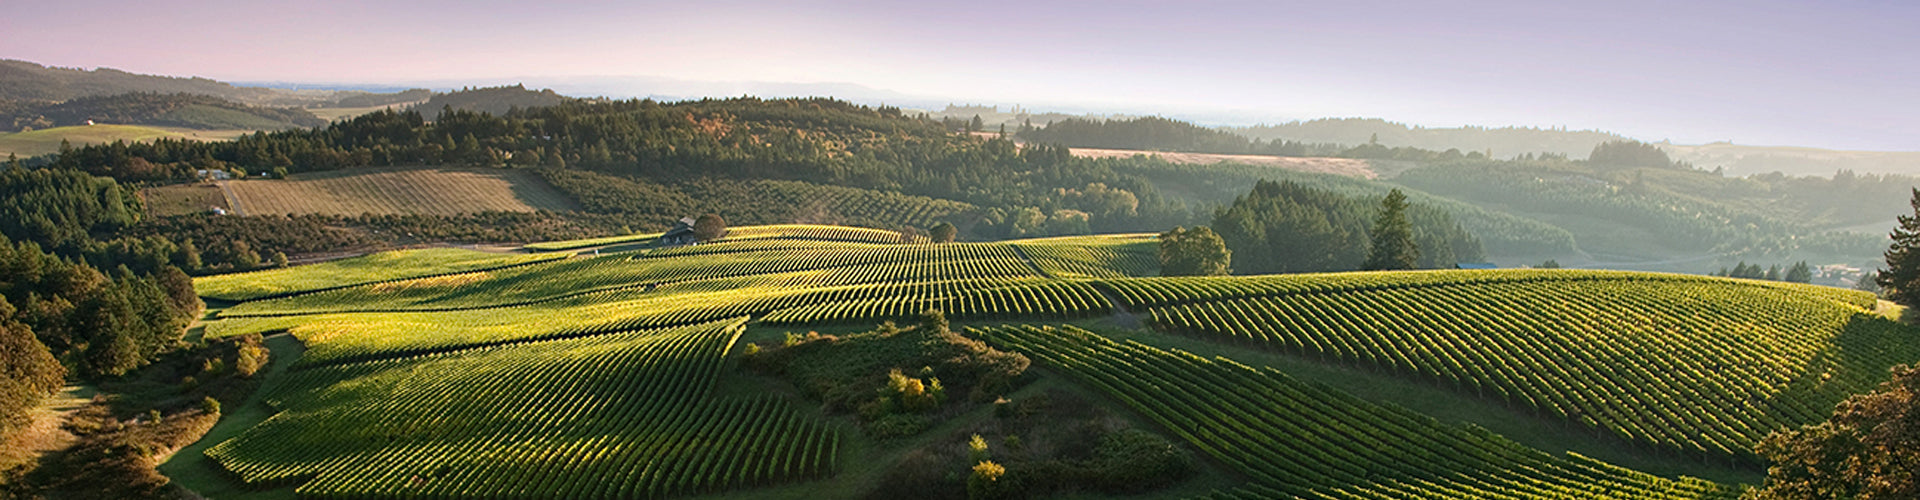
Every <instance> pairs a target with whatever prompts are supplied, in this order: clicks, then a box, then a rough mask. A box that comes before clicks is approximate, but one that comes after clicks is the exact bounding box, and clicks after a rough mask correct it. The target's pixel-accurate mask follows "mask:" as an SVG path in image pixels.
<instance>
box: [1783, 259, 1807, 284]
mask: <svg viewBox="0 0 1920 500" xmlns="http://www.w3.org/2000/svg"><path fill="white" fill-rule="evenodd" d="M1780 279H1781V280H1782V281H1788V282H1793V283H1812V282H1813V268H1811V267H1808V266H1807V261H1804V260H1803V261H1800V262H1795V263H1793V267H1789V268H1787V274H1786V276H1783V277H1781V278H1780Z"/></svg>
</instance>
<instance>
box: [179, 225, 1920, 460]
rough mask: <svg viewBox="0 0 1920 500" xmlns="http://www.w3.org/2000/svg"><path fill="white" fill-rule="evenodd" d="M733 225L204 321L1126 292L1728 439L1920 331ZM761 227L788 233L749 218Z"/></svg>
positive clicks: (1783, 423) (487, 337)
mask: <svg viewBox="0 0 1920 500" xmlns="http://www.w3.org/2000/svg"><path fill="white" fill-rule="evenodd" d="M735 231H736V233H735V234H736V235H737V236H736V238H738V239H734V240H732V241H726V242H718V243H713V244H704V245H698V246H691V247H678V248H663V249H652V250H640V251H631V252H618V253H613V252H609V253H604V254H602V255H597V256H592V255H581V256H574V257H570V258H566V259H562V260H555V261H549V262H540V263H534V264H527V265H521V266H516V267H511V268H506V269H498V270H492V271H480V272H471V273H456V274H444V275H436V276H431V277H427V278H421V279H412V280H396V281H386V282H380V283H374V284H367V285H357V286H350V287H344V288H338V289H332V290H327V291H323V292H317V293H310V294H302V295H294V296H290V297H283V298H278V299H270V300H259V301H253V302H246V303H242V304H240V305H238V306H236V307H233V308H231V309H228V310H227V311H226V312H224V313H222V315H221V319H220V320H218V321H214V322H211V323H210V324H209V325H208V327H207V333H208V335H209V336H210V337H223V336H231V335H241V334H247V333H270V332H276V331H287V332H290V333H292V334H293V335H294V336H296V337H298V338H300V339H301V340H302V341H304V342H306V343H307V345H308V348H309V351H308V352H307V354H306V356H305V357H304V358H303V359H302V360H301V363H302V364H303V365H306V366H327V365H334V364H340V363H348V362H355V361H362V360H371V359H383V358H389V357H395V356H407V355H418V354H424V353H435V352H445V351H450V350H457V349H463V348H469V347H474V346H484V345H495V344H502V343H511V342H523V341H527V340H533V339H551V338H565V337H580V336H590V335H597V334H603V333H609V332H618V331H625V330H631V329H635V328H658V327H672V326H679V325H687V324H694V323H699V322H706V321H713V320H717V319H723V318H732V317H743V316H744V317H748V318H750V320H751V321H752V322H753V323H754V324H765V325H775V326H779V327H793V328H806V327H811V326H816V325H835V324H838V325H845V324H864V325H871V324H873V323H877V322H880V321H885V320H906V319H908V318H910V317H912V316H914V315H916V314H917V313H918V312H920V311H922V310H925V309H930V308H937V309H942V310H945V311H947V312H948V314H949V316H950V317H952V318H954V319H955V320H956V321H995V322H1000V321H1006V322H1061V321H1080V320H1084V319H1090V318H1097V317H1103V316H1108V315H1116V314H1118V315H1121V319H1122V320H1121V321H1119V322H1118V323H1120V324H1133V323H1134V321H1133V319H1134V318H1139V319H1142V320H1144V322H1145V324H1146V325H1148V326H1149V327H1152V328H1156V329H1160V330H1163V331H1169V332H1174V333H1179V334H1183V335H1191V336H1194V337H1196V338H1200V339H1206V340H1211V341H1218V342H1223V343H1232V344H1236V345H1243V346H1251V347H1256V348H1261V349H1271V350H1276V351H1282V352H1287V353H1292V354H1295V355H1299V356H1303V357H1308V358H1313V359H1320V360H1324V361H1327V362H1332V363H1340V364H1347V365H1352V366H1358V367H1362V368H1366V369H1370V370H1379V371H1383V372H1386V373H1390V374H1395V375H1396V376H1402V377H1407V378H1410V379H1416V380H1424V381H1428V382H1430V383H1433V384H1436V385H1439V386H1441V387H1446V388H1449V389H1451V390H1453V391H1455V393H1456V394H1458V395H1459V397H1480V398H1488V399H1492V400H1496V401H1502V402H1506V403H1507V404H1509V405H1511V406H1512V407H1514V408H1516V409H1518V410H1520V411H1526V412H1533V413H1536V414H1538V415H1540V416H1543V417H1547V418H1552V419H1559V420H1564V421H1567V422H1570V423H1573V424H1575V425H1576V426H1579V427H1585V428H1587V429H1590V430H1591V431H1592V432H1596V433H1599V434H1603V435H1609V436H1613V437H1615V438H1618V439H1622V440H1625V441H1628V442H1634V443H1640V444H1644V445H1648V446H1651V447H1657V448H1663V449H1667V450H1673V451H1679V452H1683V453H1688V454H1693V455H1697V456H1700V457H1710V458H1715V459H1725V458H1735V457H1749V458H1750V457H1751V455H1750V453H1749V452H1748V451H1747V450H1749V449H1751V447H1752V445H1753V443H1754V442H1756V441H1757V440H1758V439H1759V438H1760V437H1762V436H1764V435H1766V434H1767V433H1768V432H1771V431H1773V430H1777V429H1780V428H1785V427H1790V426H1797V425H1802V424H1807V423H1811V422H1815V421H1819V420H1822V419H1824V416H1825V415H1826V414H1827V412H1828V411H1829V410H1830V409H1831V407H1832V405H1833V404H1834V403H1835V402H1837V401H1839V400H1840V399H1841V398H1843V397H1844V396H1846V395H1848V394H1853V393H1857V392H1863V391H1865V390H1867V389H1869V388H1871V387H1872V386H1873V384H1875V383H1877V382H1878V381H1879V380H1880V379H1882V378H1883V377H1884V376H1885V373H1886V369H1887V368H1888V367H1889V366H1891V365H1893V364H1897V363H1903V362H1914V361H1920V336H1917V335H1916V334H1915V333H1914V331H1913V329H1911V328H1909V327H1905V326H1902V325H1899V324H1896V323H1894V322H1891V321H1888V320H1886V319H1884V318H1881V317H1880V316H1877V315H1875V314H1871V313H1869V312H1868V311H1867V310H1866V308H1868V307H1872V305H1873V300H1874V299H1873V297H1872V296H1871V295H1867V294H1863V293H1858V292H1852V291H1846V290H1839V289H1833V288H1824V287H1813V286H1805V285H1790V284H1780V283H1771V282H1758V281H1746V280H1729V279H1722V278H1708V277H1694V276H1683V275H1669V274H1652V273H1631V272H1598V271H1573V270H1504V271H1416V272H1382V273H1338V274H1317V275H1285V276H1256V277H1219V278H1159V277H1148V276H1152V275H1154V274H1157V269H1156V266H1155V265H1154V261H1153V258H1152V257H1153V248H1154V246H1155V245H1156V242H1155V241H1154V240H1153V239H1152V238H1151V237H1150V236H1145V235H1118V236H1099V237H1075V238H1050V239H1035V240H1014V241H1008V242H997V243H954V244H925V243H916V244H898V243H875V242H871V240H870V239H868V238H867V237H866V236H863V235H865V234H868V233H859V232H857V231H855V232H852V233H844V234H841V233H834V232H821V231H826V230H825V229H821V230H819V231H815V230H813V229H807V230H806V231H804V232H796V230H795V229H794V228H791V227H789V228H784V229H777V230H776V229H770V228H736V230H735ZM756 233H762V234H771V233H777V234H780V236H767V237H753V238H749V237H744V236H750V235H754V234H756ZM800 234H807V235H809V236H798V235H800ZM834 234H841V235H840V236H834ZM833 238H842V239H843V240H841V241H836V240H834V239H833ZM845 240H854V241H845Z"/></svg>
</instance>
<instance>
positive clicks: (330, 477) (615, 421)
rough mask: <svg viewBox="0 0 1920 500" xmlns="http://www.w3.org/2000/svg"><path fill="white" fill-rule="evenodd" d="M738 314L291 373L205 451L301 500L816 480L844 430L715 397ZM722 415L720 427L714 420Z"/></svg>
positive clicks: (623, 494) (759, 403)
mask: <svg viewBox="0 0 1920 500" xmlns="http://www.w3.org/2000/svg"><path fill="white" fill-rule="evenodd" d="M740 332H741V326H740V321H739V320H734V321H722V322H717V323H711V324H705V325H696V326H691V327H683V328H678V329H670V330H665V331H638V332H627V333H619V334H612V335H601V336H594V337H585V338H578V339H568V340H557V341H550V342H542V343H534V344H523V345H512V346H504V347H497V348H482V349H473V350H467V351H459V352H453V353H448V354H442V355H436V356H425V357H412V358H398V359H391V360H382V361H375V362H368V363H359V364H348V365H338V366H331V367H325V368H315V369H309V370H302V371H296V372H294V373H293V374H292V375H290V377H291V378H290V379H289V380H286V381H284V382H283V383H282V385H280V386H279V387H278V389H277V390H275V391H274V392H273V393H272V394H269V395H268V400H269V402H270V404H271V405H272V406H273V407H274V409H276V410H278V411H279V413H278V414H276V415H274V416H273V417H272V418H270V419H268V420H267V421H266V422H263V423H261V424H260V425H257V426H255V427H253V428H252V429H250V430H248V431H247V432H246V433H244V434H241V435H240V436H239V437H236V438H233V439H231V440H228V441H226V442H223V443H220V444H219V445H217V446H214V447H213V448H211V449H209V450H208V451H207V455H208V456H210V457H212V458H214V460H215V461H217V462H218V463H219V464H220V465H221V466H222V467H224V468H226V469H227V470H228V471H229V472H231V473H233V474H234V475H235V476H237V477H238V478H240V479H241V480H242V481H245V482H247V483H248V484H253V485H259V486H268V485H288V484H298V485H299V487H298V488H297V489H295V492H296V493H297V494H299V495H301V496H302V497H309V498H312V497H326V498H397V497H406V498H440V497H447V496H453V497H463V498H500V497H522V498H579V497H592V498H632V497H660V496H665V495H675V494H687V493H696V492H714V491H723V490H727V489H730V488H735V487H740V486H744V485H764V484H768V483H771V482H781V481H791V480H799V479H807V478H817V477H822V476H825V475H827V474H829V473H831V472H832V471H833V469H834V468H835V463H834V462H835V460H836V459H837V453H836V449H837V445H838V442H839V438H838V436H837V435H836V434H835V433H834V432H833V431H832V430H830V429H828V428H826V427H825V426H823V425H822V424H821V422H819V421H817V420H815V419H811V418H807V417H803V416H802V415H801V414H800V413H798V412H796V411H795V410H793V409H791V408H790V407H789V406H788V405H787V404H785V403H784V402H783V401H781V400H776V399H764V398H762V399H722V398H716V397H714V396H712V392H713V385H714V381H715V380H716V377H717V376H718V373H719V370H721V369H722V367H723V366H724V364H725V356H726V352H727V350H728V349H729V348H730V347H731V346H732V345H733V343H734V340H735V339H737V338H738V337H739V335H740ZM722 423H724V424H726V425H716V424H722Z"/></svg>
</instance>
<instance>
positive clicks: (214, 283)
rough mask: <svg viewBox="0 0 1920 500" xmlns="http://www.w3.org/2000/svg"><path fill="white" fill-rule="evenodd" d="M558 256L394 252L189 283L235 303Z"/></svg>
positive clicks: (431, 250)
mask: <svg viewBox="0 0 1920 500" xmlns="http://www.w3.org/2000/svg"><path fill="white" fill-rule="evenodd" d="M563 257H565V255H560V254H497V253H488V252H480V251H475V250H465V249H459V248H427V249H420V250H395V251H391V252H380V253H376V254H371V255H363V256H360V257H354V258H351V259H340V260H334V261H328V262H322V263H319V264H311V265H305V266H296V267H290V268H285V269H269V270H265V271H254V272H248V273H234V274H221V275H214V276H202V277H199V278H195V279H194V280H193V288H194V290H197V291H199V292H200V296H202V297H207V298H213V299H219V300H225V301H232V302H239V301H246V300H255V299H260V298H264V297H272V296H278V295H287V294H293V293H300V292H312V291H316V290H325V289H330V288H339V287H344V286H352V285H360V284H367V283H377V282H382V281H394V280H402V279H409V278H420V277H425V276H434V275H442V274H455V273H465V272H472V271H480V270H487V269H496V268H501V267H507V266H512V265H517V264H529V263H534V262H540V261H547V260H553V259H557V258H563Z"/></svg>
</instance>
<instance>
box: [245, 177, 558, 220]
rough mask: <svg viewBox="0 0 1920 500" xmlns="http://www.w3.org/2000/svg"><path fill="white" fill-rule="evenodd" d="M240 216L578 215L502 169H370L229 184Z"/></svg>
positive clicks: (548, 189) (549, 192)
mask: <svg viewBox="0 0 1920 500" xmlns="http://www.w3.org/2000/svg"><path fill="white" fill-rule="evenodd" d="M221 185H223V186H224V187H226V188H227V189H228V190H229V191H231V192H232V194H233V199H234V200H235V202H236V203H235V206H234V207H233V208H235V209H237V210H236V211H237V214H238V215H292V214H316V213H317V214H337V215H359V214H363V213H371V214H377V215H389V214H421V215H454V214H461V213H474V212H487V211H497V212H533V211H538V210H555V211H558V210H578V209H579V206H578V205H577V204H575V203H574V201H573V200H572V199H571V198H568V197H567V196H566V195H564V194H561V193H560V192H559V191H557V190H554V189H553V187H552V186H549V185H547V183H546V181H544V180H541V179H540V178H539V177H538V176H536V175H534V174H533V173H532V172H528V171H523V170H511V169H497V168H450V167H449V168H435V167H403V168H369V169H351V170H339V171H333V172H319V173H311V174H298V175H294V176H293V177H292V178H290V179H285V180H242V181H225V182H222V183H221Z"/></svg>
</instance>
